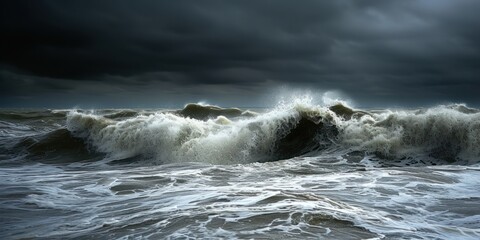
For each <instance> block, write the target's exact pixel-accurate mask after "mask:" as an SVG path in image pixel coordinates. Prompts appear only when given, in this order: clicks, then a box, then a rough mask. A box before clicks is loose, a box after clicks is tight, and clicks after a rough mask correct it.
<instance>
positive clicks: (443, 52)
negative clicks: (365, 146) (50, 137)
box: [0, 0, 480, 108]
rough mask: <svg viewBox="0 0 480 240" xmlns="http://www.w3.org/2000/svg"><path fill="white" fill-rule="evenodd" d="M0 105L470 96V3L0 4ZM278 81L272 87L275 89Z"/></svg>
mask: <svg viewBox="0 0 480 240" xmlns="http://www.w3.org/2000/svg"><path fill="white" fill-rule="evenodd" d="M0 11H1V15H0V19H1V23H0V24H1V25H0V26H1V37H0V41H1V44H0V51H1V52H0V107H62V108H67V107H74V106H79V107H172V106H182V105H184V104H185V103H187V102H198V101H206V102H208V103H212V104H217V105H220V106H270V105H272V104H273V102H272V99H273V98H275V97H278V95H279V94H281V93H282V92H285V89H287V91H288V90H289V89H294V90H296V91H300V92H301V91H303V90H305V91H306V90H308V91H310V92H312V93H314V94H317V93H321V92H325V91H335V92H338V93H341V94H342V95H343V96H345V97H346V98H349V99H352V100H353V101H354V102H355V105H357V106H359V107H362V106H363V107H385V106H429V105H432V104H438V103H441V104H443V103H448V102H463V103H467V104H469V105H472V106H480V30H479V29H480V14H479V13H480V1H478V0H401V1H400V0H399V1H386V0H377V1H375V0H332V1H326V0H325V1H323V0H317V1H308V0H302V1H293V0H292V1H283V0H271V1H262V0H258V1H220V0H219V1H199V0H192V1H183V0H175V1H167V0H165V1H119V0H115V1H113V0H112V1H105V0H102V1H98V0H94V1H87V0H81V1H60V0H58V1H41V0H34V1H15V0H11V1H2V2H1V3H0ZM279 89H283V90H279Z"/></svg>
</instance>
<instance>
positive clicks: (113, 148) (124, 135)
mask: <svg viewBox="0 0 480 240" xmlns="http://www.w3.org/2000/svg"><path fill="white" fill-rule="evenodd" d="M131 115H132V117H128V118H125V119H120V120H114V119H110V118H107V117H104V116H100V115H96V114H92V113H85V112H79V111H71V112H69V113H68V114H67V129H68V130H69V131H70V132H71V133H72V135H73V136H74V137H77V138H81V139H84V140H85V141H86V143H87V144H88V145H89V146H90V147H91V148H93V149H95V150H96V151H99V152H102V153H106V154H107V155H108V156H109V157H110V158H112V159H122V158H129V157H134V156H139V155H141V156H146V159H154V161H159V162H160V163H170V162H181V161H187V162H190V161H200V162H209V163H214V164H229V163H248V162H256V161H260V162H264V161H275V160H280V159H288V158H292V157H296V156H305V155H309V156H314V155H317V154H321V153H322V151H340V152H345V153H349V152H361V153H362V154H364V155H365V156H367V155H373V156H375V157H377V158H379V159H382V160H385V161H390V160H402V159H424V160H431V161H430V162H439V163H441V162H442V161H443V162H445V163H453V162H459V161H464V162H466V163H474V162H478V160H479V157H480V113H479V111H478V110H476V109H472V108H468V107H466V106H465V105H448V106H437V107H433V108H428V109H422V110H414V111H408V110H397V111H393V110H385V111H359V110H354V109H352V108H350V107H348V106H346V105H344V104H340V103H337V104H335V105H333V106H318V105H314V104H312V103H311V101H309V100H295V101H294V102H293V103H289V104H285V103H283V104H280V105H279V106H277V107H275V108H274V109H272V110H270V111H266V112H264V113H254V112H251V111H243V110H240V109H236V108H232V109H224V108H220V107H216V106H204V105H199V104H188V105H186V107H185V108H184V109H182V110H178V111H165V112H156V113H153V114H147V115H143V114H131Z"/></svg>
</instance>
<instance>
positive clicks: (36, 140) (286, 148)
mask: <svg viewBox="0 0 480 240" xmlns="http://www.w3.org/2000/svg"><path fill="white" fill-rule="evenodd" d="M0 188H1V189H2V191H0V213H1V214H0V215H1V216H0V219H1V224H0V238H1V239H19V238H136V237H145V238H153V239H157V238H172V239H177V238H180V239H182V238H209V239H212V238H213V239H215V238H219V239H224V238H228V239H232V238H240V239H245V238H261V239H265V238H267V239H309V238H311V239H479V238H480V111H479V110H477V109H473V108H469V107H467V106H465V105H460V104H457V105H445V106H437V107H433V108H427V109H416V110H388V109H385V110H368V111H367V110H356V109H352V108H350V107H348V106H347V105H345V104H343V105H342V104H341V103H337V104H332V105H315V104H313V103H311V101H308V100H292V102H291V103H285V102H284V103H281V104H278V106H276V107H274V108H272V109H253V110H247V109H237V108H220V107H216V106H206V105H201V104H188V105H186V106H185V108H183V109H179V110H172V109H163V110H158V109H156V110H95V111H87V110H78V109H74V110H1V111H0Z"/></svg>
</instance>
